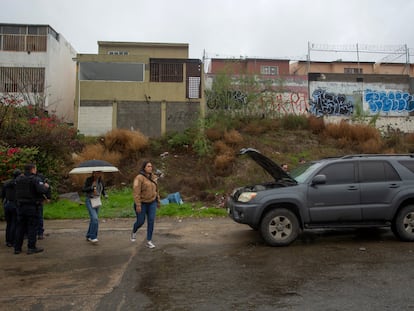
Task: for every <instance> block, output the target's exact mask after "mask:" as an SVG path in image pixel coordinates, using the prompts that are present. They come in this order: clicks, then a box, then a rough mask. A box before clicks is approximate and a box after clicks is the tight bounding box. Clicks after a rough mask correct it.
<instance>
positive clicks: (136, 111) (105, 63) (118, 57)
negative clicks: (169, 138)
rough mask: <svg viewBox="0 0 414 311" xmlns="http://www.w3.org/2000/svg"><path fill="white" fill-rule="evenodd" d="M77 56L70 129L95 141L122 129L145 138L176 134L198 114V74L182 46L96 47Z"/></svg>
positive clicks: (198, 62) (197, 62) (200, 109)
mask: <svg viewBox="0 0 414 311" xmlns="http://www.w3.org/2000/svg"><path fill="white" fill-rule="evenodd" d="M98 46H99V48H98V54H78V55H77V58H76V62H77V75H76V100H75V126H76V127H77V128H78V130H79V131H80V133H82V134H85V135H90V136H99V135H103V134H105V133H106V132H107V131H109V130H112V129H116V128H124V129H130V130H139V131H141V132H142V133H143V134H145V135H147V136H149V137H159V136H161V135H163V134H165V133H167V132H181V131H183V130H185V129H186V128H188V127H189V126H191V125H192V124H193V123H194V122H195V121H196V120H197V118H198V117H199V116H200V115H203V114H204V108H203V107H204V98H203V91H202V84H203V68H202V62H201V60H199V59H189V58H188V44H181V43H142V42H138V43H136V42H107V41H99V42H98Z"/></svg>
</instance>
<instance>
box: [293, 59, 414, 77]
mask: <svg viewBox="0 0 414 311" xmlns="http://www.w3.org/2000/svg"><path fill="white" fill-rule="evenodd" d="M308 73H336V74H377V75H409V76H410V77H414V64H406V63H377V62H349V61H333V62H321V61H296V62H292V63H291V64H290V74H291V75H299V76H301V75H307V74H308Z"/></svg>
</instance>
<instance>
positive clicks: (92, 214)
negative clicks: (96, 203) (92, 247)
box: [85, 197, 99, 239]
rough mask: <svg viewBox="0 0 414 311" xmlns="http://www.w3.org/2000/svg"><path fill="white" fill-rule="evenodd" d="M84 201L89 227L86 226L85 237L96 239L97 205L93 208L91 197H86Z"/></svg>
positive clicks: (97, 226)
mask: <svg viewBox="0 0 414 311" xmlns="http://www.w3.org/2000/svg"><path fill="white" fill-rule="evenodd" d="M85 203H86V207H87V209H88V213H89V228H88V232H87V233H86V238H87V239H88V238H89V239H96V238H97V237H98V228H99V221H98V213H99V207H98V208H93V207H92V204H91V199H90V198H88V197H87V198H86V200H85Z"/></svg>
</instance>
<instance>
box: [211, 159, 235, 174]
mask: <svg viewBox="0 0 414 311" xmlns="http://www.w3.org/2000/svg"><path fill="white" fill-rule="evenodd" d="M234 160H235V157H234V155H231V154H220V155H218V156H217V157H216V159H215V160H214V171H215V173H216V175H217V176H228V175H229V174H230V173H231V168H232V164H233V162H234Z"/></svg>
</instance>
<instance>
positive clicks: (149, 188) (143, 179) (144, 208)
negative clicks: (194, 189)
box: [131, 161, 160, 248]
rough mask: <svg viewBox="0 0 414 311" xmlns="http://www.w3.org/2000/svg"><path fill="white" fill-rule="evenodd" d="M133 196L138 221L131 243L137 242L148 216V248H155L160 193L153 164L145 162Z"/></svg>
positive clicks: (132, 233)
mask: <svg viewBox="0 0 414 311" xmlns="http://www.w3.org/2000/svg"><path fill="white" fill-rule="evenodd" d="M133 196H134V210H135V214H136V216H137V220H136V221H135V223H134V225H133V227H132V232H131V241H132V242H135V241H136V239H137V231H138V229H139V228H141V226H142V225H143V224H144V222H145V216H147V217H148V219H147V226H148V228H147V244H146V246H147V247H149V248H154V247H155V245H154V243H152V233H153V231H154V223H155V214H156V210H157V208H158V207H160V196H159V193H158V184H157V176H156V175H155V174H153V172H152V163H151V162H150V161H144V163H143V164H142V167H141V170H140V172H139V174H138V175H137V176H136V177H135V179H134V184H133Z"/></svg>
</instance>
